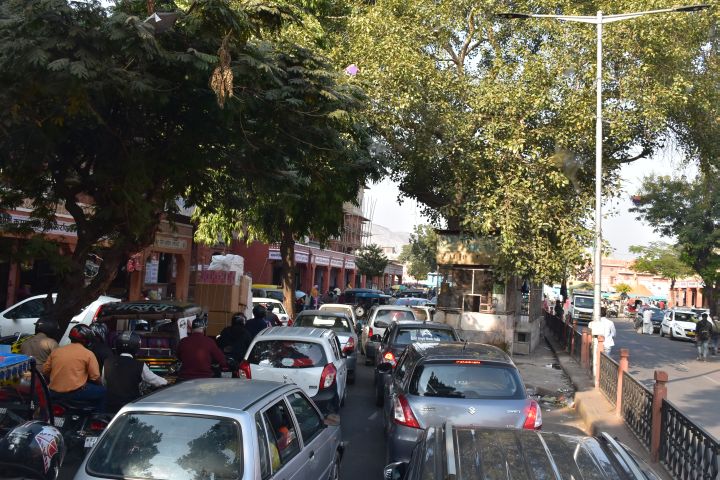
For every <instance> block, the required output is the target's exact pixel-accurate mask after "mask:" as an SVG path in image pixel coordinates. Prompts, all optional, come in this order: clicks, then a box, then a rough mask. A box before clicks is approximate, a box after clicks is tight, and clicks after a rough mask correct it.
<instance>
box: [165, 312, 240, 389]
mask: <svg viewBox="0 0 720 480" xmlns="http://www.w3.org/2000/svg"><path fill="white" fill-rule="evenodd" d="M205 326H206V323H205V318H204V317H200V316H198V317H196V318H195V319H194V320H193V321H192V333H191V334H190V335H188V336H187V337H185V338H183V339H182V340H180V343H179V344H178V348H177V357H178V360H180V361H181V362H182V366H181V367H180V371H179V372H178V380H192V379H194V378H212V377H213V376H214V375H213V370H212V363H213V361H214V362H215V363H218V364H219V365H220V368H222V369H227V368H228V364H227V362H226V361H225V355H224V354H223V352H222V350H220V348H219V347H218V346H217V343H215V340H213V339H212V338H210V337H206V336H205Z"/></svg>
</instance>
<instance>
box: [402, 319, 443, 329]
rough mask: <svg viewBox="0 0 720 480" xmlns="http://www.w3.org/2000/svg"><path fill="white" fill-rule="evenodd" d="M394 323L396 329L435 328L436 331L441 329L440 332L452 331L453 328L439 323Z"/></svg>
mask: <svg viewBox="0 0 720 480" xmlns="http://www.w3.org/2000/svg"><path fill="white" fill-rule="evenodd" d="M393 323H395V324H396V325H397V326H398V328H401V327H410V328H436V329H442V330H454V328H453V327H451V326H450V325H448V324H447V323H440V322H423V321H421V320H417V321H414V320H400V321H399V322H393Z"/></svg>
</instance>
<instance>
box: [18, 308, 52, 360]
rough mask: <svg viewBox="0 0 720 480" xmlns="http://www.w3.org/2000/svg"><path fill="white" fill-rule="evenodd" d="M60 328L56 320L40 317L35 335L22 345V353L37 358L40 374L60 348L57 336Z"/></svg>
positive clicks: (36, 324)
mask: <svg viewBox="0 0 720 480" xmlns="http://www.w3.org/2000/svg"><path fill="white" fill-rule="evenodd" d="M58 330H60V328H59V327H58V324H57V322H56V321H55V320H51V319H49V318H47V317H40V318H39V319H38V321H37V322H35V335H33V336H32V338H30V339H29V340H26V341H24V342H23V343H22V345H20V353H22V354H23V355H29V356H31V357H34V358H35V363H36V366H37V369H38V371H39V372H42V371H43V367H44V366H45V362H46V361H47V358H48V357H49V356H50V353H52V351H53V350H55V349H56V348H58V343H57V341H55V338H54V337H55V336H56V335H57V333H58Z"/></svg>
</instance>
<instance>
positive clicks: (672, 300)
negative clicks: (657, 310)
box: [667, 277, 675, 308]
mask: <svg viewBox="0 0 720 480" xmlns="http://www.w3.org/2000/svg"><path fill="white" fill-rule="evenodd" d="M674 289H675V278H674V277H673V278H671V279H670V294H669V295H668V301H667V303H668V305H667V306H668V308H672V307H674V306H675V294H674V293H673V290H674Z"/></svg>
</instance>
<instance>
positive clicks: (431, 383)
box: [410, 360, 525, 400]
mask: <svg viewBox="0 0 720 480" xmlns="http://www.w3.org/2000/svg"><path fill="white" fill-rule="evenodd" d="M410 394H412V395H420V396H424V397H455V398H480V399H499V400H510V399H514V400H521V399H523V398H525V387H523V383H522V381H521V380H520V376H519V375H518V372H517V370H515V369H514V368H512V367H505V366H499V365H491V364H486V363H482V362H480V361H478V360H455V361H452V362H437V363H435V362H432V363H425V364H423V365H420V366H419V367H418V368H416V369H415V371H414V372H413V378H412V380H411V382H410Z"/></svg>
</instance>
